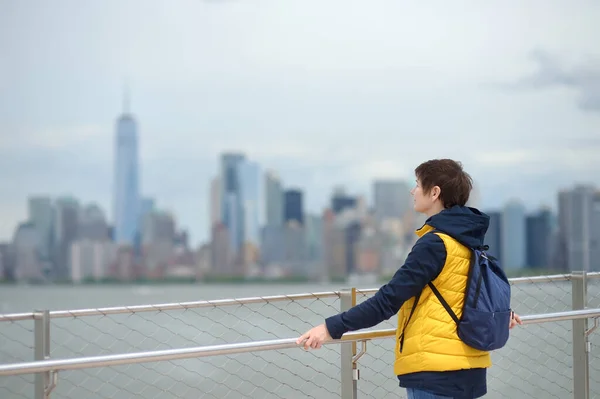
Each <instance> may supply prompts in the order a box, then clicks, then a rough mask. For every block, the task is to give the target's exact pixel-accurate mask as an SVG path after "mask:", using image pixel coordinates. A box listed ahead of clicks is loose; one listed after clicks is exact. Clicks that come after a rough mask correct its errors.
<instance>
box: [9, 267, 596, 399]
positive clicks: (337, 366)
mask: <svg viewBox="0 0 600 399" xmlns="http://www.w3.org/2000/svg"><path fill="white" fill-rule="evenodd" d="M585 277H586V278H583V276H582V275H581V274H577V273H574V274H570V275H556V276H542V277H531V278H519V279H512V280H511V282H512V284H513V298H514V299H513V303H514V305H515V307H516V310H517V311H518V312H519V313H521V314H530V313H531V312H532V311H533V312H535V313H538V315H530V316H527V317H524V321H525V323H526V324H531V326H528V327H527V328H517V329H514V330H513V332H512V336H511V339H510V340H509V344H508V345H507V347H506V348H503V349H502V350H500V351H497V352H495V353H494V354H493V360H494V367H492V369H491V371H490V393H489V394H488V396H489V397H494V396H498V397H506V396H507V395H508V396H512V397H523V396H530V395H531V396H534V395H536V394H537V395H539V394H540V393H541V394H542V395H541V396H543V397H560V398H562V397H576V398H580V397H581V398H586V399H587V398H590V397H594V396H593V395H600V384H599V381H598V377H599V374H600V373H598V366H599V365H600V364H599V363H598V357H592V358H591V359H588V357H589V349H590V347H589V344H590V342H591V340H590V338H592V337H593V336H594V335H593V334H590V333H591V332H592V331H593V328H594V327H592V328H589V327H588V325H587V319H588V318H593V319H594V320H595V321H596V322H597V317H598V313H594V312H598V311H600V310H598V309H588V310H577V309H585V308H586V306H585V303H586V302H587V303H588V306H587V307H589V308H600V290H599V289H598V288H600V286H599V285H598V284H596V282H600V279H597V277H600V273H588V274H587V275H586V276H585ZM569 282H570V284H569ZM376 291H377V290H376V289H368V290H357V289H351V290H343V291H331V292H321V293H313V294H296V295H278V296H268V297H252V298H243V299H228V300H215V301H195V302H186V303H170V304H161V305H145V306H129V307H112V308H102V309H82V310H72V311H52V312H48V311H42V312H31V313H18V314H10V315H0V322H2V321H4V322H6V323H0V364H2V365H1V366H0V397H2V398H6V397H8V398H12V397H31V391H29V390H30V389H32V388H31V387H32V386H33V387H35V396H34V397H35V398H36V399H37V398H44V397H47V395H48V394H50V392H51V389H53V391H52V392H53V393H54V395H57V396H56V397H61V398H62V397H66V398H75V397H106V398H112V397H119V398H122V397H161V398H162V397H179V398H184V397H218V398H221V397H227V398H233V397H297V396H302V397H315V398H325V397H340V392H341V394H342V397H343V398H346V397H348V398H355V397H357V396H361V397H379V398H382V397H387V396H388V395H390V396H391V397H392V395H393V397H399V395H400V394H401V391H399V388H398V384H397V380H395V378H393V375H392V374H393V373H392V368H391V361H390V356H391V358H392V359H393V342H390V340H385V339H377V338H385V337H391V336H393V334H394V328H395V325H394V323H395V321H394V320H392V321H390V322H386V323H387V324H388V325H389V327H390V328H388V329H384V330H378V331H376V332H373V331H366V332H358V333H349V334H346V335H345V337H344V339H342V340H340V341H336V342H335V343H341V345H328V346H327V347H326V348H324V349H323V350H322V351H318V352H304V351H290V350H286V349H288V348H292V347H295V346H296V345H295V338H290V339H286V340H281V339H279V338H280V337H282V336H292V337H296V336H297V335H299V334H300V333H302V332H304V331H305V330H306V329H307V328H310V327H311V326H312V325H314V324H316V323H319V322H322V319H323V317H325V316H328V315H330V314H333V313H337V312H338V311H340V310H345V309H347V308H348V307H350V306H352V305H353V304H354V303H356V302H360V301H361V300H364V299H365V298H366V297H368V296H370V295H372V294H373V293H374V292H376ZM338 299H339V303H337V302H338ZM336 304H337V306H336ZM572 309H575V310H572ZM565 311H566V313H565ZM144 315H146V316H150V317H144ZM30 320H34V323H33V324H34V326H33V328H31V327H29V326H28V325H26V323H29V322H30ZM550 321H552V323H551V324H544V325H543V326H542V325H541V324H539V323H542V322H544V323H547V322H550ZM386 323H384V324H382V325H380V326H379V327H380V328H381V327H382V326H383V327H385V326H386ZM6 326H8V328H5V327H6ZM11 328H12V329H13V334H12V335H11V332H10V330H11ZM50 329H51V330H50ZM15 331H16V332H17V334H16V335H15V334H14V332H15ZM19 332H20V333H21V334H19ZM23 332H27V334H22V333H23ZM598 335H599V334H596V336H598ZM32 338H33V339H32ZM51 338H52V339H51ZM265 338H274V339H265ZM367 340H368V341H370V344H369V347H368V350H366V351H362V350H361V351H357V349H358V348H357V341H361V342H362V343H363V345H364V346H363V347H362V348H363V349H366V341H367ZM9 341H10V343H11V344H10V345H6V342H9ZM240 341H241V342H240ZM599 343H600V342H599ZM32 344H33V346H32ZM190 344H191V345H192V346H190ZM15 348H21V350H19V349H15ZM27 351H29V353H30V354H31V352H32V351H33V352H35V357H34V359H36V361H35V362H27V360H28V359H27V356H26V355H24V353H25V352H27ZM249 352H250V353H249ZM332 352H333V353H332ZM73 355H76V356H77V357H79V358H75V359H68V358H69V357H73ZM216 355H219V356H216ZM48 358H51V359H52V360H45V359H48ZM194 358H202V359H201V360H200V359H196V360H194ZM359 358H360V359H361V360H360V371H361V373H360V383H359V382H358V377H359V376H358V370H359V367H358V365H359V362H358V361H357V360H358V359H359ZM54 359H60V360H54ZM184 359H187V360H184ZM7 360H8V361H7ZM106 361H109V363H102V362H106ZM98 362H100V363H98ZM112 362H115V363H112ZM6 363H9V364H6ZM31 367H38V368H36V369H31ZM39 367H42V368H39ZM43 367H46V368H43ZM48 367H49V368H48ZM571 369H572V372H571V371H570V370H571ZM58 371H60V374H61V376H60V381H58V384H57V385H56V386H54V383H56V382H57V380H56V375H57V374H56V372H58ZM9 374H10V375H11V377H8V376H7V375H9ZM31 374H34V375H35V381H33V380H31V379H30V378H29V379H27V378H28V377H31ZM19 378H22V379H23V378H24V379H25V380H18V379H19ZM588 386H589V388H588ZM340 387H341V391H340ZM517 391H518V394H517V395H511V394H510V393H511V392H517ZM44 395H46V396H44ZM54 395H53V396H54ZM590 395H592V396H590Z"/></svg>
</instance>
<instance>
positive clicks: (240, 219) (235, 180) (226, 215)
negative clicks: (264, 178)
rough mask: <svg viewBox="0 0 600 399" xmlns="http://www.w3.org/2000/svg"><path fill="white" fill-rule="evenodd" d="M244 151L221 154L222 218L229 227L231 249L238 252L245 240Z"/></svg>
mask: <svg viewBox="0 0 600 399" xmlns="http://www.w3.org/2000/svg"><path fill="white" fill-rule="evenodd" d="M245 159H246V156H245V155H244V154H242V153H234V152H229V153H224V154H221V220H222V222H223V224H224V225H225V227H227V231H228V236H229V240H230V250H231V251H233V253H237V252H238V251H240V250H241V248H242V244H243V242H244V209H243V206H242V192H241V182H240V164H241V163H242V162H243V161H244V160H245Z"/></svg>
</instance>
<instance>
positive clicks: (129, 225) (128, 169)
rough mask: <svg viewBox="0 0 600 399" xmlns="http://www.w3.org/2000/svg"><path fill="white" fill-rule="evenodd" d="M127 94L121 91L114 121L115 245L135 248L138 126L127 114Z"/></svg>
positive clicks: (137, 197)
mask: <svg viewBox="0 0 600 399" xmlns="http://www.w3.org/2000/svg"><path fill="white" fill-rule="evenodd" d="M129 101H130V100H129V90H128V89H127V87H125V89H124V91H123V113H122V114H121V115H120V116H119V118H118V119H117V124H116V137H115V163H114V185H113V195H114V198H113V201H114V202H113V218H114V219H113V221H114V227H115V229H114V235H115V237H114V238H115V241H116V242H117V243H118V244H130V245H134V243H135V239H136V235H137V234H138V226H139V223H138V222H139V216H140V215H139V213H140V209H139V207H140V184H139V155H138V136H137V124H136V121H135V119H134V117H133V115H132V114H131V113H130V109H129V107H130V104H129Z"/></svg>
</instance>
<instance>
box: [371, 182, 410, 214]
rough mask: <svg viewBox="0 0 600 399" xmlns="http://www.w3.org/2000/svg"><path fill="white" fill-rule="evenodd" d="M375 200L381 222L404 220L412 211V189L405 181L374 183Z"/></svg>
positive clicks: (376, 211) (376, 212)
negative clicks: (389, 219) (385, 220)
mask: <svg viewBox="0 0 600 399" xmlns="http://www.w3.org/2000/svg"><path fill="white" fill-rule="evenodd" d="M373 200H374V201H373V202H374V205H375V215H376V216H377V218H378V219H379V220H383V219H388V218H394V219H402V217H403V216H404V214H405V213H406V212H407V211H409V210H410V203H411V202H410V188H409V187H408V184H406V182H405V181H403V180H376V181H375V182H374V183H373Z"/></svg>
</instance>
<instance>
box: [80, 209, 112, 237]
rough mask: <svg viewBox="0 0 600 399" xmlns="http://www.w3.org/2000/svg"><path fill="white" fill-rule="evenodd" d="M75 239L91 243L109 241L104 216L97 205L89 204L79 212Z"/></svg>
mask: <svg viewBox="0 0 600 399" xmlns="http://www.w3.org/2000/svg"><path fill="white" fill-rule="evenodd" d="M77 238H78V239H88V240H91V241H107V240H108V239H109V232H108V223H107V221H106V216H105V215H104V212H103V211H102V209H100V207H99V206H98V205H96V204H90V205H88V206H86V207H84V208H83V210H82V211H81V215H80V217H79V227H78V232H77Z"/></svg>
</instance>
